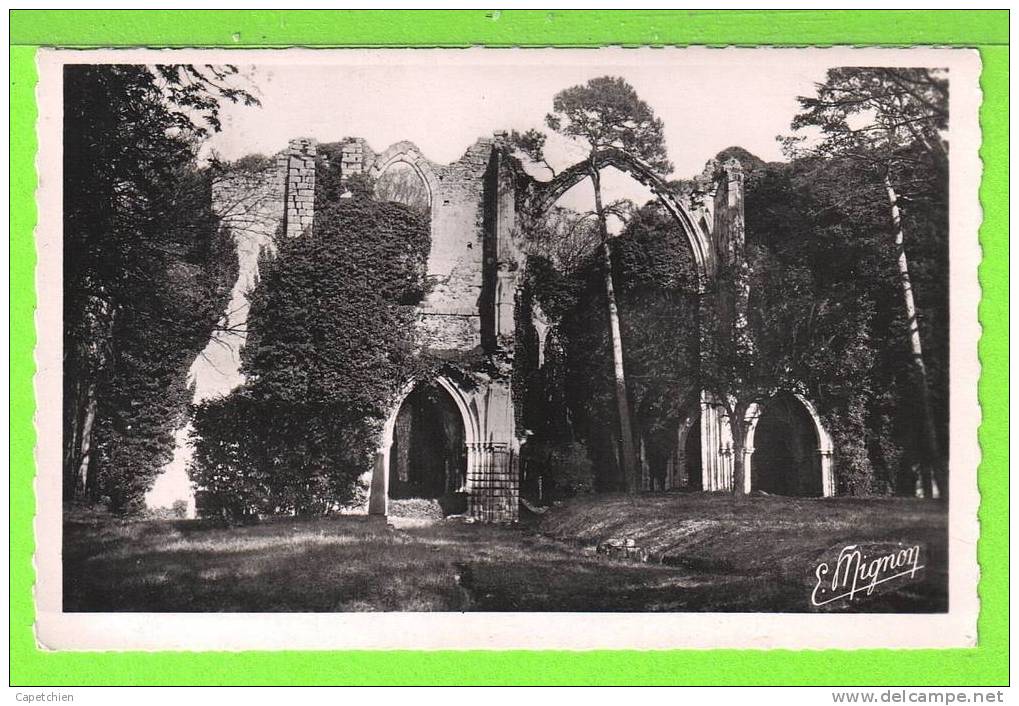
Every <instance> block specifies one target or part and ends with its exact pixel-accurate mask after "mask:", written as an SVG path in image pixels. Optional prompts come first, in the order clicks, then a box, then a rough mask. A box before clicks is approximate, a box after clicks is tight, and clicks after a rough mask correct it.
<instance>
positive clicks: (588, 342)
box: [515, 69, 949, 497]
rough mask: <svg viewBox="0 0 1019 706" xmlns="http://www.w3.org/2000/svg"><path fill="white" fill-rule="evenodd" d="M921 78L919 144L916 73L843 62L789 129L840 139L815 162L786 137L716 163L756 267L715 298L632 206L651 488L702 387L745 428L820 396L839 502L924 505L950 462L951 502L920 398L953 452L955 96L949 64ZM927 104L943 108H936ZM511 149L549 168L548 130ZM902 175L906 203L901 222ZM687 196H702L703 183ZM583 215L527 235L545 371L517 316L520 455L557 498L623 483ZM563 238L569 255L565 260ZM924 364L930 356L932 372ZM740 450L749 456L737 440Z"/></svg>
mask: <svg viewBox="0 0 1019 706" xmlns="http://www.w3.org/2000/svg"><path fill="white" fill-rule="evenodd" d="M893 73H894V72H893ZM909 74H910V75H909V76H907V77H906V78H908V79H909V80H911V81H915V82H916V86H917V88H916V95H910V94H908V93H907V94H906V98H904V99H903V100H902V101H901V108H900V112H899V113H898V114H897V115H898V118H900V119H908V120H909V124H910V125H912V126H913V132H911V133H908V134H903V133H905V130H903V129H901V128H899V127H896V126H897V125H898V123H896V122H895V120H894V119H895V117H896V114H892V112H891V111H892V109H891V108H889V107H887V105H886V104H887V103H889V102H890V99H889V98H888V96H889V95H892V94H893V93H894V91H893V90H892V88H890V86H891V87H894V85H895V84H894V82H895V81H901V80H905V79H904V78H903V77H902V76H898V75H887V72H885V71H884V70H869V69H858V70H854V69H845V70H835V71H833V72H831V74H830V75H829V77H828V82H827V83H826V84H825V85H824V86H821V87H819V96H820V97H819V98H817V99H813V98H804V99H802V104H803V107H804V113H803V114H802V115H801V116H800V117H799V118H797V120H796V122H795V127H808V126H818V127H821V129H822V130H823V131H824V134H825V135H826V136H827V137H826V139H825V140H824V141H823V142H822V143H821V144H820V145H819V146H817V147H815V148H814V149H812V150H810V151H807V150H804V149H802V148H801V147H800V146H799V145H798V143H797V142H796V141H795V140H790V141H789V146H790V149H789V155H790V157H791V160H790V162H787V163H773V164H767V163H765V162H763V161H762V160H760V159H758V158H757V157H755V156H754V155H751V154H750V153H748V152H747V151H746V150H743V149H741V148H736V147H733V148H729V149H727V150H724V151H723V152H721V153H720V154H719V155H718V156H717V158H716V159H717V161H718V162H719V163H721V162H724V161H725V160H727V159H730V158H732V159H736V160H737V161H739V162H740V164H741V165H742V167H743V170H744V172H745V174H746V181H745V184H746V190H745V194H746V202H745V214H746V248H745V259H746V263H747V268H746V270H745V271H735V270H729V269H727V268H726V267H725V266H724V263H723V266H722V267H721V268H720V272H719V275H718V277H717V279H716V281H714V282H713V283H712V284H711V286H709V287H708V288H707V290H706V291H705V292H704V293H703V294H700V295H698V294H697V289H696V286H695V280H694V278H693V276H692V256H691V254H690V253H691V251H690V249H689V247H688V245H687V243H686V242H685V240H684V238H683V236H682V233H681V232H680V231H679V229H678V227H677V226H676V224H675V223H674V222H673V221H672V219H671V218H669V217H668V216H667V215H666V214H665V213H663V211H662V210H661V208H660V207H658V206H657V205H656V203H655V202H651V203H649V204H647V205H645V206H644V207H642V208H640V209H632V208H631V209H629V212H628V215H627V216H626V226H625V227H624V229H623V231H622V233H621V234H620V235H619V236H618V237H616V238H614V239H612V240H611V241H609V243H610V246H611V251H612V273H613V277H614V281H615V285H616V286H615V288H616V296H617V299H618V309H619V319H620V322H621V329H622V348H623V351H624V358H623V360H624V364H625V365H624V369H625V375H626V382H627V388H628V399H629V407H630V410H631V413H632V418H633V428H634V434H635V436H636V438H638V439H640V440H641V441H642V442H643V444H644V452H645V458H646V460H647V462H648V465H649V466H650V472H651V475H652V482H653V476H654V475H655V473H656V468H658V469H661V468H662V467H663V466H664V459H665V458H666V457H667V456H668V454H669V453H671V451H672V450H673V448H674V445H675V429H676V426H677V423H678V421H679V416H680V414H681V412H682V410H683V408H689V407H690V406H691V405H694V404H696V395H697V393H698V392H699V391H700V390H701V389H705V390H708V391H710V392H712V393H714V394H715V396H716V398H717V399H724V400H733V402H734V406H733V407H732V408H731V409H727V410H726V411H727V413H728V415H729V417H730V419H742V418H743V416H744V414H745V412H746V410H747V408H748V407H749V405H750V404H751V403H763V404H765V405H766V404H767V402H768V400H770V399H774V397H775V395H776V393H779V392H782V391H791V392H797V393H800V394H802V395H803V396H804V397H805V398H807V399H809V400H811V401H812V402H813V403H814V405H815V406H816V407H817V409H818V411H819V413H820V415H821V417H822V419H823V422H824V425H825V427H826V429H827V430H828V431H829V433H830V434H831V436H832V439H833V445H834V448H835V459H834V461H835V482H836V491H837V492H838V493H839V494H850V495H870V494H879V495H884V494H905V495H912V494H914V492H915V491H916V489H917V487H918V484H921V485H922V486H923V491H924V494H925V495H926V496H928V497H929V496H930V494H931V488H930V468H931V467H939V468H941V469H942V474H941V476H940V477H939V480H938V484H939V486H940V490H941V492H942V494H944V493H946V492H947V480H946V478H945V477H944V472H943V468H944V467H945V455H944V452H943V451H938V452H937V453H934V452H933V451H932V445H931V444H930V443H929V440H926V439H927V433H926V429H927V423H926V422H925V416H926V412H925V403H924V399H925V397H926V398H927V399H928V402H929V403H928V404H927V405H926V406H927V407H929V412H930V415H931V417H932V419H933V427H934V436H935V437H936V440H938V441H937V443H935V444H934V445H933V446H934V447H935V448H941V449H943V448H944V446H945V443H946V440H947V428H948V374H947V370H948V358H947V356H948V325H949V322H948V277H947V274H948V214H947V200H948V199H947V191H946V189H947V178H946V176H947V161H946V159H945V157H946V151H945V149H943V146H942V145H941V142H940V135H939V133H938V130H939V129H940V127H941V126H943V124H944V123H943V118H944V116H943V115H942V114H941V113H940V112H939V111H940V108H938V106H939V105H940V106H943V105H944V102H943V99H944V97H945V96H944V95H942V94H941V93H940V91H941V88H942V87H941V82H942V79H941V78H939V77H938V76H937V74H936V72H924V71H923V70H916V71H913V70H910V72H909ZM939 101H940V102H939ZM927 103H929V104H931V105H932V106H933V108H932V109H924V108H922V106H924V105H926V104H927ZM874 105H880V106H882V110H884V111H885V112H883V113H882V112H881V111H880V110H879V111H878V115H879V118H878V120H877V122H876V124H874V125H871V126H869V127H864V128H863V129H861V130H859V131H858V132H857V131H854V130H852V129H850V128H849V127H848V122H847V121H848V116H849V115H851V114H852V113H854V112H856V111H858V110H862V109H865V106H874ZM516 139H517V140H518V147H519V149H520V152H521V154H523V155H525V156H527V157H528V158H530V159H532V160H535V161H538V160H540V159H542V158H543V155H542V153H541V147H542V146H543V144H544V143H543V140H542V139H541V134H540V133H537V132H536V131H530V132H529V133H525V134H524V135H516ZM888 183H894V185H895V189H896V190H897V193H898V194H899V211H900V213H899V216H900V222H899V223H896V221H895V219H894V218H893V217H892V211H891V210H890V207H889V200H888V196H887V195H886V191H887V189H886V186H887V184H888ZM675 187H676V188H677V189H679V190H682V191H685V192H690V191H691V190H694V191H696V189H697V188H698V185H697V183H696V181H691V182H677V183H675ZM695 197H696V194H695ZM588 216H589V214H583V213H576V214H572V215H571V214H569V213H564V212H563V210H562V209H557V210H554V211H553V212H552V213H551V214H550V216H549V217H548V218H546V220H545V222H544V223H541V224H539V226H538V227H537V228H536V229H534V231H533V232H532V233H531V234H530V236H531V238H532V244H531V246H530V247H531V250H530V252H531V256H530V257H529V259H528V263H527V281H526V289H527V291H526V294H525V296H524V298H523V300H522V301H523V302H524V304H525V306H527V307H530V308H532V309H533V308H534V307H535V305H536V304H537V305H538V306H540V309H541V311H542V312H543V314H544V315H545V316H546V317H547V318H548V319H549V324H550V328H549V330H548V332H547V334H546V344H545V356H544V365H542V366H540V368H539V366H538V365H537V358H538V356H537V354H536V351H535V348H536V346H537V341H536V340H535V336H534V334H533V333H532V332H531V331H530V330H529V325H530V324H529V321H527V320H526V317H521V318H520V319H519V320H518V323H519V326H518V355H517V360H516V361H515V364H516V365H517V366H518V368H519V369H518V370H516V371H515V375H516V376H517V377H516V380H517V381H518V384H517V386H518V388H519V389H518V391H517V395H518V398H519V399H520V400H522V401H523V404H524V407H525V408H524V410H523V411H522V412H521V413H520V416H519V419H520V421H521V426H522V427H524V428H526V429H527V430H528V431H530V432H531V433H532V436H531V437H530V440H529V443H528V446H529V448H530V450H531V451H532V453H531V455H530V457H529V458H528V459H527V460H526V461H525V475H526V478H525V480H526V481H527V483H526V487H525V490H526V491H527V492H529V493H530V494H531V495H532V496H534V495H535V493H536V489H537V488H538V487H540V488H541V491H542V493H543V494H549V495H550V496H551V497H563V496H569V495H571V494H573V493H575V492H578V491H584V490H586V489H588V488H590V487H594V488H596V489H599V490H611V489H623V488H625V487H626V486H627V480H626V475H625V473H624V464H623V462H622V460H621V456H622V455H623V451H622V449H621V447H620V445H619V442H618V438H619V433H620V432H619V416H618V414H617V413H616V410H615V404H614V397H615V394H616V390H618V385H617V384H616V381H615V380H614V374H613V370H612V345H611V337H610V325H609V323H610V322H609V320H608V319H607V317H606V316H605V315H604V308H605V303H604V302H605V295H604V285H603V283H602V278H603V276H604V271H605V265H604V263H603V262H602V258H601V256H600V255H599V253H598V251H597V248H596V245H594V244H592V242H591V241H592V238H590V237H588V235H589V231H590V229H589V228H585V227H584V223H585V221H586V220H587V219H588ZM896 228H898V229H899V230H900V231H901V233H902V234H903V241H904V242H903V243H902V244H901V245H899V244H897V243H896V242H895V230H896ZM549 241H553V244H549ZM555 242H569V243H570V244H571V246H572V247H571V248H570V249H569V251H568V253H569V255H570V257H569V259H567V258H566V257H564V254H563V253H562V248H560V247H557V246H556V245H555V244H554V243H555ZM594 242H597V240H596V239H595V240H594ZM902 252H906V253H908V256H909V262H910V267H911V279H912V285H913V292H914V293H915V297H916V306H917V314H916V316H915V317H914V316H913V315H912V314H911V312H910V310H909V308H908V306H907V307H904V306H903V290H902V283H903V281H904V279H903V278H904V275H903V272H902V270H901V266H900V265H899V264H898V263H899V262H901V260H900V258H899V255H900V253H902ZM577 253H584V254H585V255H584V256H583V257H579V258H578V256H577ZM740 291H745V292H747V295H746V296H747V301H746V304H745V310H746V321H745V323H744V324H739V322H738V321H734V320H733V319H732V317H731V316H730V317H729V318H728V319H727V318H726V317H725V316H723V315H722V314H721V313H720V312H721V311H723V309H724V308H723V307H720V302H721V300H720V297H729V298H730V299H732V298H733V297H734V296H738V295H739V293H740ZM727 292H728V294H727ZM740 326H742V330H741V329H740ZM911 327H912V328H913V329H914V330H913V332H912V334H911ZM911 335H912V336H913V337H912V338H911ZM921 340H922V345H923V348H922V349H923V353H922V355H921V354H920V353H919V350H920V341H921ZM918 361H921V362H922V363H924V364H925V369H926V373H925V376H923V377H919V376H918V373H917V362H918ZM736 436H738V437H740V438H742V434H736ZM925 440H926V441H925ZM564 456H565V457H568V458H583V457H585V456H586V457H589V458H590V459H591V460H592V461H593V464H591V465H590V466H589V467H590V468H591V476H590V477H587V478H584V479H583V480H582V481H581V482H577V481H576V480H575V477H576V475H577V474H576V472H575V470H568V471H566V472H565V473H564V472H562V471H561V470H560V468H561V464H559V463H557V462H555V461H553V459H558V458H560V457H564ZM734 456H735V457H736V458H742V457H743V454H742V453H741V452H740V449H734ZM569 465H570V466H571V468H572V469H575V468H577V464H569ZM659 472H661V471H659ZM925 479H926V480H925ZM539 482H540V485H539ZM737 486H738V487H740V486H741V484H737Z"/></svg>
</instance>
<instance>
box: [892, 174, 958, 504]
mask: <svg viewBox="0 0 1019 706" xmlns="http://www.w3.org/2000/svg"><path fill="white" fill-rule="evenodd" d="M885 191H886V192H887V194H888V205H889V206H890V207H891V212H892V230H893V231H894V236H895V250H896V253H897V255H898V266H899V282H900V284H901V285H902V298H903V300H904V302H905V305H906V324H907V326H908V327H909V346H910V351H911V353H912V359H913V365H914V367H915V368H916V372H917V377H918V379H919V383H918V387H919V390H918V392H919V394H920V411H921V414H922V416H923V419H922V422H923V442H924V453H925V455H926V457H927V458H926V459H924V462H923V463H921V464H920V477H921V482H922V484H923V494H924V497H926V498H929V497H932V495H933V484H932V469H933V468H939V469H940V468H942V466H943V465H944V464H943V460H942V459H941V457H940V453H939V451H938V439H937V432H936V431H935V425H934V412H933V410H932V408H931V399H930V390H929V388H928V384H927V365H926V364H925V363H924V359H923V347H922V345H921V343H920V321H919V319H918V318H917V312H916V303H915V301H914V300H913V285H912V282H911V281H910V278H909V265H908V263H907V261H906V248H905V243H904V241H903V233H902V216H901V214H900V213H899V202H898V195H897V194H896V193H895V188H894V187H893V186H892V181H891V178H890V177H889V175H888V173H887V172H886V173H885ZM938 475H939V476H943V477H942V478H939V481H940V486H941V487H940V490H941V493H942V494H943V495H944V496H947V494H948V483H947V473H945V472H941V473H939V474H938Z"/></svg>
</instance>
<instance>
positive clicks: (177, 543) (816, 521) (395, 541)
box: [64, 494, 947, 612]
mask: <svg viewBox="0 0 1019 706" xmlns="http://www.w3.org/2000/svg"><path fill="white" fill-rule="evenodd" d="M938 507H939V506H937V505H935V504H931V503H927V504H925V503H922V502H918V501H904V502H900V501H894V500H892V501H885V500H879V501H855V502H833V501H822V500H790V499H780V498H752V499H751V500H750V502H748V503H747V504H746V506H744V507H742V508H735V509H734V508H732V505H731V502H730V501H729V500H728V499H727V498H718V497H714V496H710V495H706V494H694V495H683V496H681V495H671V494H666V495H657V496H656V495H642V496H637V497H631V496H595V497H592V498H585V499H578V500H577V501H575V502H571V503H569V504H567V505H566V506H564V507H561V508H557V509H555V510H554V511H552V512H549V513H547V514H546V515H545V516H543V517H542V518H541V520H540V523H538V524H534V525H530V526H524V527H521V526H515V527H505V526H484V525H464V524H460V523H457V522H449V521H438V522H434V523H432V524H426V523H412V524H406V525H404V526H403V528H402V529H395V528H393V527H389V526H386V525H385V524H382V523H377V522H370V521H368V519H367V518H365V517H356V516H341V517H330V518H318V519H310V520H294V519H292V518H285V519H276V520H272V521H267V522H263V523H260V524H257V525H251V526H244V527H222V526H217V525H216V524H214V523H210V522H202V521H186V520H142V521H129V520H117V519H113V518H109V517H101V516H88V517H79V516H76V515H74V514H73V513H71V514H68V516H67V517H66V518H65V525H64V606H65V610H67V611H69V612H88V611H156V612H162V611H173V612H224V611H244V612H331V611H465V610H481V611H615V612H630V611H730V612H756V611H782V612H804V611H809V610H811V609H812V608H811V606H810V603H809V596H810V591H811V589H812V588H813V585H814V577H813V571H814V568H815V567H816V565H817V563H818V561H821V560H825V559H830V558H831V556H832V553H833V552H834V553H835V554H837V552H838V550H839V548H840V547H841V546H844V544H843V543H853V542H856V543H861V542H871V543H873V544H875V546H876V545H878V544H880V543H892V544H895V543H897V542H921V543H923V545H924V547H925V552H926V554H925V559H926V560H927V563H928V566H929V569H926V570H925V573H924V574H923V575H922V576H921V577H920V578H919V579H918V580H916V581H911V582H902V583H899V584H896V585H895V586H892V585H891V584H889V585H888V586H887V590H882V591H881V592H880V593H878V594H875V595H873V596H868V597H866V598H865V599H860V598H858V599H857V600H856V601H855V602H854V603H853V604H849V603H848V602H840V603H839V604H838V605H833V606H831V607H829V608H828V609H829V610H853V611H868V612H869V611H875V612H884V611H905V612H927V611H937V610H944V609H945V608H946V607H947V598H946V596H947V589H946V584H947V573H946V571H945V567H947V553H946V549H945V547H946V535H945V522H944V513H943V512H942V511H941V510H938ZM618 537H626V538H632V539H634V540H635V541H636V542H638V543H639V544H640V545H641V546H642V547H647V548H648V550H649V552H650V555H651V557H652V562H651V563H638V562H633V561H626V560H621V559H614V558H609V557H605V556H602V555H598V554H595V553H594V552H593V547H594V546H595V545H597V544H598V543H599V542H602V541H605V540H606V539H611V538H618Z"/></svg>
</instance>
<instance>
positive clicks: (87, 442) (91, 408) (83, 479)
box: [74, 383, 96, 498]
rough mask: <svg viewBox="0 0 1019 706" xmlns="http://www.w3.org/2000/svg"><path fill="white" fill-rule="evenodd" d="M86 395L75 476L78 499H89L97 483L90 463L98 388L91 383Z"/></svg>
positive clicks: (87, 387)
mask: <svg viewBox="0 0 1019 706" xmlns="http://www.w3.org/2000/svg"><path fill="white" fill-rule="evenodd" d="M85 389H86V393H85V400H84V404H85V416H84V419H82V422H81V437H80V440H79V444H78V449H77V451H78V459H79V462H78V471H77V473H76V475H75V492H74V495H75V497H77V498H85V497H88V493H89V491H90V490H92V489H93V488H94V487H95V481H94V479H93V478H91V477H90V475H89V474H90V472H91V468H90V461H91V452H92V426H93V424H94V423H95V420H96V386H95V383H90V384H89V385H88V386H86V388H85Z"/></svg>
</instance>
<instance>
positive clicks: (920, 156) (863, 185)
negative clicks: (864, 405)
mask: <svg viewBox="0 0 1019 706" xmlns="http://www.w3.org/2000/svg"><path fill="white" fill-rule="evenodd" d="M800 104H801V106H802V108H803V111H802V112H801V113H800V114H799V115H797V116H796V118H795V119H794V121H793V128H794V129H801V128H807V127H811V128H816V129H818V130H819V131H820V134H821V140H820V142H819V144H817V145H816V146H815V147H814V148H813V149H812V152H813V154H815V155H818V156H820V157H822V158H829V159H830V158H838V159H842V160H844V161H848V162H851V163H852V164H854V165H855V166H856V170H855V174H854V178H853V180H852V183H853V184H854V189H852V190H851V195H852V196H854V197H855V198H858V199H859V198H863V199H870V200H872V201H874V202H877V203H879V202H881V201H883V202H884V205H885V209H886V214H887V215H886V223H887V226H886V229H885V230H886V231H887V232H888V234H889V235H890V237H891V239H892V242H893V244H894V250H893V253H894V259H895V262H896V265H897V279H898V282H899V286H900V288H901V296H902V303H903V308H904V315H905V322H906V331H905V337H906V340H907V342H908V346H909V350H910V353H911V356H912V360H913V367H914V370H915V378H916V382H915V388H916V391H917V396H918V398H919V401H920V414H921V419H922V441H923V443H922V448H923V451H922V453H921V454H919V456H920V457H921V461H922V464H921V471H922V472H921V478H922V482H923V486H924V491H925V495H926V496H927V497H930V496H931V494H932V477H933V476H935V475H936V476H937V479H938V482H939V486H940V488H941V491H942V492H943V493H947V491H948V487H947V483H948V478H947V464H946V463H945V462H944V459H945V456H944V455H943V454H942V453H941V451H940V450H939V447H940V444H939V440H938V431H937V430H938V426H939V425H938V424H937V422H936V421H935V411H934V404H933V401H932V393H931V382H930V375H929V372H928V365H927V362H926V359H925V356H924V346H923V343H922V339H923V338H924V336H923V335H922V334H923V332H922V328H923V321H922V318H921V314H922V309H920V308H918V306H917V304H916V296H915V292H914V287H913V277H912V275H911V272H910V268H909V261H908V259H907V256H906V239H907V236H906V232H905V226H904V224H905V222H906V219H905V217H904V215H903V203H907V204H909V205H910V206H914V205H916V206H919V208H920V209H923V207H924V204H926V205H927V207H928V208H930V207H933V208H934V209H935V210H938V209H939V208H941V209H943V207H944V204H945V203H946V199H945V197H946V187H947V173H948V172H947V157H948V144H947V140H946V138H945V135H946V128H947V125H948V78H947V74H946V72H944V71H939V70H935V69H927V68H866V67H863V68H861V67H843V68H837V69H831V70H829V72H828V74H827V77H826V80H825V82H824V83H823V84H819V85H818V87H817V95H816V96H815V97H802V98H800ZM790 148H791V151H792V152H794V153H795V151H796V145H795V144H794V143H790ZM821 164H823V162H821ZM941 323H942V324H943V325H944V323H945V320H944V319H942V321H941Z"/></svg>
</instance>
